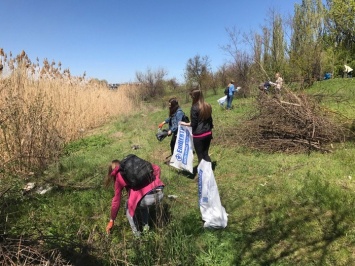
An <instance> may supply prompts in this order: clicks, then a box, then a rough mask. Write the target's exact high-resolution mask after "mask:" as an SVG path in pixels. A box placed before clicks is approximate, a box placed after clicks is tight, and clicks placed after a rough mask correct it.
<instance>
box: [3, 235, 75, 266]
mask: <svg viewBox="0 0 355 266" xmlns="http://www.w3.org/2000/svg"><path fill="white" fill-rule="evenodd" d="M0 242H1V245H0V265H52V266H63V265H71V264H69V263H68V262H67V261H65V260H64V259H63V258H62V257H61V254H60V253H59V252H58V251H56V250H52V251H46V252H43V250H42V248H41V245H40V244H38V243H37V244H34V243H33V242H29V241H25V240H23V239H8V238H4V237H3V236H0Z"/></svg>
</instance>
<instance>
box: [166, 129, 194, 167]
mask: <svg viewBox="0 0 355 266" xmlns="http://www.w3.org/2000/svg"><path fill="white" fill-rule="evenodd" d="M193 149H194V142H193V138H192V128H191V127H189V126H182V125H179V128H178V133H177V139H176V144H175V148H174V153H173V155H172V156H171V159H170V166H173V167H175V168H177V169H181V170H186V171H189V172H190V173H193V160H194V155H193Z"/></svg>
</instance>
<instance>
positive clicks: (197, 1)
mask: <svg viewBox="0 0 355 266" xmlns="http://www.w3.org/2000/svg"><path fill="white" fill-rule="evenodd" d="M301 2H302V1H301V0H249V1H247V0H238V1H237V0H204V1H203V0H151V1H147V0H145V1H143V0H101V1H99V0H96V1H94V0H86V1H82V0H60V1H54V0H0V18H1V30H0V48H4V50H5V52H6V53H9V52H10V51H11V52H12V54H13V55H17V54H19V53H20V52H21V51H22V50H25V52H26V53H27V54H28V56H29V57H30V59H31V60H32V61H35V60H36V58H37V57H38V58H39V59H40V62H42V61H43V59H44V58H47V59H48V60H49V61H50V62H51V61H53V60H54V61H55V62H57V63H58V62H59V61H60V62H61V63H62V68H69V69H70V71H71V73H72V75H76V76H77V75H82V74H83V73H84V72H86V74H87V77H89V78H98V79H105V80H107V81H108V82H109V83H124V82H133V81H135V74H136V72H137V71H139V72H143V73H144V72H146V71H147V69H148V68H150V69H151V70H153V71H154V70H157V69H159V68H164V69H165V70H167V72H168V75H167V77H166V78H174V77H175V78H176V79H177V80H178V81H183V75H184V69H185V66H186V62H187V61H188V59H189V58H193V57H194V56H195V55H200V56H206V55H207V56H208V57H209V59H210V61H211V66H212V69H213V70H216V69H217V68H218V67H219V66H221V65H222V64H223V63H225V62H227V61H228V60H230V59H231V58H229V57H228V55H226V54H225V52H224V51H223V50H222V49H221V47H222V46H225V45H227V44H228V42H229V36H228V34H227V31H226V29H232V28H235V29H237V30H240V31H241V32H250V31H260V26H261V25H265V24H266V23H267V22H266V20H267V19H268V12H269V11H270V10H271V9H272V8H274V9H275V10H276V11H277V12H278V13H280V14H282V15H284V16H287V15H292V14H293V10H294V4H295V3H297V4H300V3H301Z"/></svg>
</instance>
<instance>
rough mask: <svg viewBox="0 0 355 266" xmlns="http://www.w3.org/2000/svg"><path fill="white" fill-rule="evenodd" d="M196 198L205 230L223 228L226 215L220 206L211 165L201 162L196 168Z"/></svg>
mask: <svg viewBox="0 0 355 266" xmlns="http://www.w3.org/2000/svg"><path fill="white" fill-rule="evenodd" d="M197 172H198V196H199V205H200V211H201V215H202V220H203V221H205V223H204V225H203V227H205V228H216V229H218V228H225V227H226V226H227V223H228V214H227V213H226V210H225V209H224V207H223V206H222V204H221V199H220V197H219V193H218V187H217V183H216V180H215V178H214V174H213V171H212V164H211V163H210V162H206V161H205V160H203V159H202V160H201V162H200V164H199V165H198V167H197Z"/></svg>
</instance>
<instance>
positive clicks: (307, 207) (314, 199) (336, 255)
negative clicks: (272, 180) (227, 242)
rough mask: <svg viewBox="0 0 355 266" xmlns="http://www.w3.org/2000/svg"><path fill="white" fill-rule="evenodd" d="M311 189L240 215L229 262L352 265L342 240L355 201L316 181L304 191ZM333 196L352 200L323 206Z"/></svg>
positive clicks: (350, 245) (349, 226)
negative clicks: (315, 183)
mask: <svg viewBox="0 0 355 266" xmlns="http://www.w3.org/2000/svg"><path fill="white" fill-rule="evenodd" d="M318 185H319V184H318ZM312 189H314V191H312V192H311V194H312V195H311V194H308V195H307V196H305V195H304V194H300V195H297V196H296V198H294V199H286V200H285V201H283V202H278V204H274V205H275V206H270V202H267V201H264V202H263V205H262V207H261V208H263V210H261V209H259V210H258V208H260V207H256V208H255V215H248V216H245V217H243V218H242V219H240V220H239V221H238V224H240V227H239V226H238V230H237V232H235V233H236V235H237V236H238V237H235V242H234V250H236V253H235V254H234V258H235V260H234V262H233V265H241V264H245V262H246V261H247V262H248V263H249V264H252V265H279V264H282V265H337V264H332V263H334V261H342V262H346V263H345V264H342V263H341V265H354V263H355V261H354V257H352V255H351V254H352V252H353V251H354V249H353V247H352V244H351V242H352V241H351V240H350V239H349V240H348V241H345V243H347V244H348V246H346V245H344V238H345V237H347V236H348V234H349V232H351V230H352V229H351V227H352V225H351V224H353V219H354V216H355V215H354V211H353V210H352V207H351V206H354V205H353V204H354V203H355V201H354V200H353V199H350V197H351V195H349V194H347V196H346V195H341V194H338V195H337V193H334V191H331V190H328V191H327V188H326V187H322V186H321V185H320V186H319V187H318V188H316V187H313V188H311V189H309V191H308V192H307V193H310V191H311V190H312ZM319 191H322V193H323V195H322V196H319V195H318V193H319ZM337 197H340V198H343V199H344V198H346V199H347V200H345V201H344V202H352V204H349V205H348V204H344V205H342V204H339V205H338V206H336V205H328V203H330V202H334V198H337ZM351 213H352V215H351ZM350 235H351V233H350ZM352 235H353V236H352V237H353V238H354V234H353V233H352ZM348 237H350V238H351V236H348ZM339 248H341V250H342V252H339Z"/></svg>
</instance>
